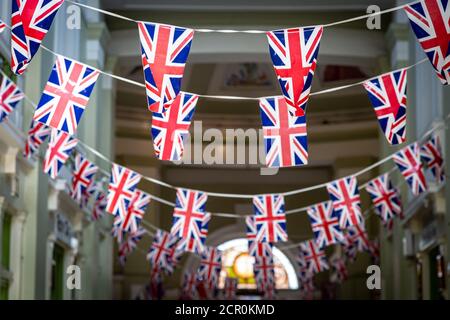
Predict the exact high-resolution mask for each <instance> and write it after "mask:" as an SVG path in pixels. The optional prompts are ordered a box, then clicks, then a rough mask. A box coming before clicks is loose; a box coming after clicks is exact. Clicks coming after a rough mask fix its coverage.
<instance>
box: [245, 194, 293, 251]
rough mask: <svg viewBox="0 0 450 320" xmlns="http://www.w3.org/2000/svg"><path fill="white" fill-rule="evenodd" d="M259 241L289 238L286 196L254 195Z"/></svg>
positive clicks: (285, 239)
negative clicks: (285, 212)
mask: <svg viewBox="0 0 450 320" xmlns="http://www.w3.org/2000/svg"><path fill="white" fill-rule="evenodd" d="M253 207H254V209H255V215H254V217H255V226H256V241H257V242H270V243H273V242H279V241H281V242H285V241H287V239H288V235H287V230H286V215H285V214H284V197H283V196H281V195H263V196H255V197H253Z"/></svg>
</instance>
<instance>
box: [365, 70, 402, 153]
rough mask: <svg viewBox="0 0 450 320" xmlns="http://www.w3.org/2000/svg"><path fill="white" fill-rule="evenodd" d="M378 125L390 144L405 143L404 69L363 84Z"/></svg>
mask: <svg viewBox="0 0 450 320" xmlns="http://www.w3.org/2000/svg"><path fill="white" fill-rule="evenodd" d="M364 88H366V90H367V93H368V94H369V99H370V101H371V102H372V106H373V109H374V111H375V114H376V116H377V118H378V122H379V123H380V127H381V130H383V133H384V135H385V137H386V139H387V141H388V142H389V143H390V144H393V145H396V144H401V143H403V142H405V141H406V69H402V70H398V71H394V72H390V73H386V74H383V75H381V76H379V77H377V78H374V79H371V80H368V81H366V82H364Z"/></svg>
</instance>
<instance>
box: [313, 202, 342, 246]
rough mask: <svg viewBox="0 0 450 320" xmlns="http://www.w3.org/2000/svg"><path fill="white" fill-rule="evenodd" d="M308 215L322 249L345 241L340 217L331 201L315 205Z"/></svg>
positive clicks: (318, 244)
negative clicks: (340, 225)
mask: <svg viewBox="0 0 450 320" xmlns="http://www.w3.org/2000/svg"><path fill="white" fill-rule="evenodd" d="M307 213H308V217H309V221H310V222H311V228H312V230H313V232H314V238H315V239H316V243H317V246H318V247H319V248H320V249H323V248H325V247H326V246H329V245H332V244H334V243H338V242H342V241H344V234H343V233H342V231H341V228H340V227H339V215H338V213H337V212H336V211H334V210H333V205H332V203H331V201H326V202H322V203H319V204H316V205H313V206H311V207H309V208H308V209H307Z"/></svg>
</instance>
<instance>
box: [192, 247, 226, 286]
mask: <svg viewBox="0 0 450 320" xmlns="http://www.w3.org/2000/svg"><path fill="white" fill-rule="evenodd" d="M221 269H222V253H221V252H220V251H219V250H218V249H216V248H214V247H206V248H205V250H203V253H202V259H201V261H200V267H199V269H198V279H200V280H206V281H207V282H210V283H216V282H217V280H218V279H219V274H220V270H221Z"/></svg>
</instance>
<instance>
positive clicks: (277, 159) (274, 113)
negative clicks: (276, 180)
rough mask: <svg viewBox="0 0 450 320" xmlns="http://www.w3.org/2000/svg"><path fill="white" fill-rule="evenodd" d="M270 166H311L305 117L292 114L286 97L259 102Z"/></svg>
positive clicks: (267, 163)
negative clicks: (309, 163) (309, 164)
mask: <svg viewBox="0 0 450 320" xmlns="http://www.w3.org/2000/svg"><path fill="white" fill-rule="evenodd" d="M259 107H260V110H261V120H262V125H263V132H264V145H265V150H266V165H267V166H268V167H291V166H301V165H305V164H307V163H308V137H307V133H306V116H302V117H297V116H294V115H292V114H291V113H289V111H288V106H287V104H286V99H284V98H283V97H272V98H263V99H260V100H259Z"/></svg>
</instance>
